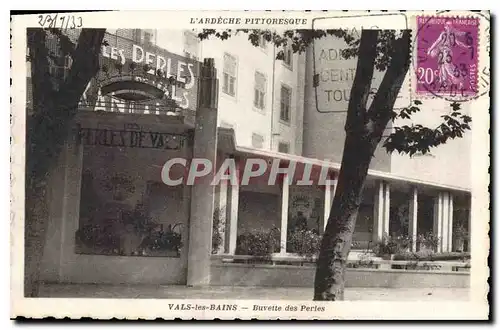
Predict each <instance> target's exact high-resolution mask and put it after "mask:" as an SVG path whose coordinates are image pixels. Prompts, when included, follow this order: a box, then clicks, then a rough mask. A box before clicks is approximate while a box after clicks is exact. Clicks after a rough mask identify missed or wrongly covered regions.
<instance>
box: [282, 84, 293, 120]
mask: <svg viewBox="0 0 500 330" xmlns="http://www.w3.org/2000/svg"><path fill="white" fill-rule="evenodd" d="M280 96H281V97H280V100H281V102H280V120H282V121H284V122H287V123H289V122H290V103H291V98H292V90H291V89H290V87H287V86H285V85H281V95H280Z"/></svg>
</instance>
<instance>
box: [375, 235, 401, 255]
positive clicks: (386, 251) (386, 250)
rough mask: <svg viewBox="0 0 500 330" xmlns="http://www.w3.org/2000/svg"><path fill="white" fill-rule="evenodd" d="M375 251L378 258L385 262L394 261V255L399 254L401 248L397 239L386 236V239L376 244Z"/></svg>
mask: <svg viewBox="0 0 500 330" xmlns="http://www.w3.org/2000/svg"><path fill="white" fill-rule="evenodd" d="M373 250H374V251H373V252H375V254H376V255H377V256H379V257H381V258H382V259H384V260H393V259H394V255H395V254H396V253H398V250H399V247H398V244H397V241H396V240H395V239H393V238H392V237H391V236H389V235H387V234H385V235H384V238H383V239H382V240H381V241H380V242H378V243H376V244H375V247H374V249H373Z"/></svg>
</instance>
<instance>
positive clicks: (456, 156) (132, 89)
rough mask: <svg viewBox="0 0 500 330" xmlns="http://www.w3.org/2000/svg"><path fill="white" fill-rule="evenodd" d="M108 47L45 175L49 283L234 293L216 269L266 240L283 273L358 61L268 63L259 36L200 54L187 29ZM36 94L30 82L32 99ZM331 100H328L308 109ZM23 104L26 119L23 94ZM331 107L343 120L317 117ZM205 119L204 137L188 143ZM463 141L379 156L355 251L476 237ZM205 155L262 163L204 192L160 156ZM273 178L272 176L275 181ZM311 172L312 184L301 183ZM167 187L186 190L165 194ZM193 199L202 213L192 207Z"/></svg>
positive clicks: (325, 169) (313, 56) (338, 134)
mask: <svg viewBox="0 0 500 330" xmlns="http://www.w3.org/2000/svg"><path fill="white" fill-rule="evenodd" d="M73 37H74V38H76V35H75V36H73ZM105 40H106V43H105V45H103V47H102V53H101V70H100V72H99V74H98V75H97V76H96V77H95V78H94V79H93V80H92V81H91V82H90V84H89V86H88V88H87V90H86V91H85V93H84V95H83V96H82V100H81V104H80V110H81V112H80V113H79V114H78V115H77V118H76V119H75V123H74V126H73V127H72V130H73V132H74V134H72V135H71V136H72V138H71V139H70V140H68V141H67V143H66V148H65V151H64V152H63V153H62V154H61V156H60V159H59V162H58V166H57V167H56V168H55V169H54V171H53V172H52V173H51V176H50V184H51V190H50V191H51V207H50V210H51V211H50V212H51V221H50V224H49V229H48V235H47V244H46V247H45V251H44V260H43V269H44V271H43V279H44V280H46V281H54V282H77V283H82V282H83V283H156V284H186V283H187V284H192V285H196V284H210V283H212V284H224V283H230V282H231V281H235V279H236V278H237V274H238V271H241V270H240V269H239V268H237V266H238V264H235V263H225V262H224V261H228V260H233V259H234V257H235V256H240V257H241V256H243V257H244V256H246V255H250V254H251V250H252V246H254V245H255V244H257V243H256V241H255V239H264V240H273V241H275V242H276V244H274V245H272V246H273V250H272V251H268V252H269V253H270V255H271V256H273V258H275V260H278V262H288V261H287V260H289V259H290V258H292V259H293V258H299V259H300V257H299V256H297V253H295V252H294V245H293V242H292V241H293V239H295V238H296V235H297V232H298V231H307V232H311V233H313V234H315V235H321V233H322V232H323V231H324V228H325V225H326V221H325V219H328V215H329V212H330V207H331V202H332V199H333V197H334V194H335V189H336V177H337V176H338V172H339V170H340V161H341V157H342V148H343V141H344V131H343V127H344V121H345V111H343V110H342V109H344V108H345V106H346V102H347V101H348V100H346V99H345V97H346V96H347V95H348V92H346V91H345V90H344V89H343V88H344V87H342V86H343V85H342V86H340V87H338V88H337V87H336V86H335V84H337V83H340V84H345V80H349V79H348V78H349V77H348V75H349V72H350V71H349V68H350V67H349V65H352V63H351V64H349V63H347V64H345V63H340V64H339V63H338V60H337V59H336V57H335V50H336V49H338V47H340V46H330V45H332V44H334V45H335V42H336V41H332V40H330V41H328V40H327V41H323V43H322V44H315V45H314V46H313V47H311V49H309V50H308V51H307V52H306V53H303V54H293V53H292V52H291V50H290V49H287V48H285V50H284V51H285V58H284V59H283V60H276V52H277V50H276V49H275V47H274V46H273V45H271V44H269V43H267V42H265V40H261V41H260V45H259V46H258V47H254V46H252V45H251V44H250V42H249V41H248V40H247V37H246V35H245V34H241V35H237V36H235V37H233V38H231V39H229V40H225V41H221V40H218V39H209V40H204V41H202V42H200V41H199V40H198V38H197V37H196V34H195V33H194V32H193V31H188V30H185V31H184V30H131V29H124V30H121V29H118V30H108V31H107V35H106V37H105ZM56 48H57V47H56ZM324 50H326V52H325V51H324ZM326 54H328V55H326ZM206 58H211V59H213V62H214V66H215V68H216V70H217V71H216V72H217V79H218V97H217V109H216V110H215V116H214V115H213V113H212V114H210V112H206V113H205V112H200V103H199V96H200V95H199V88H200V82H201V81H202V80H201V75H202V72H201V63H200V61H202V59H206ZM322 61H323V62H324V63H327V64H324V63H323V64H321V63H322ZM316 64H317V65H316ZM70 65H71V63H69V62H66V61H65V62H61V63H54V65H53V68H54V69H53V70H54V73H56V74H61V75H64V74H66V73H65V72H66V70H67V68H69V66H70ZM322 65H323V66H322ZM325 70H326V73H325ZM334 70H338V71H334ZM341 70H343V71H341ZM315 75H319V78H320V79H319V84H318V85H315V84H314V83H313V80H314V79H313V77H314V76H315ZM342 77H344V78H343V79H344V80H342V79H341V78H342ZM29 84H30V79H29V77H28V93H29V90H30V88H29ZM332 84H334V85H332ZM325 90H329V91H331V92H327V93H326V95H327V97H328V93H329V94H330V99H327V101H325V99H324V97H323V98H321V97H320V98H318V97H317V95H318V94H317V93H318V91H319V93H323V94H325ZM337 90H340V93H339V92H336V91H337ZM337 99H338V101H337ZM27 102H28V110H29V108H30V102H31V101H30V97H29V95H28V99H27ZM332 102H333V104H331V103H332ZM335 102H336V103H335ZM426 104H427V103H426ZM426 106H427V105H426ZM428 106H429V108H432V113H433V114H435V116H434V117H435V118H434V117H433V116H428V114H427V112H426V113H425V115H422V117H421V118H420V119H421V120H423V121H425V123H426V124H427V125H432V124H433V123H432V121H433V120H434V121H436V122H437V120H439V116H440V115H441V114H442V113H443V111H446V110H443V109H445V107H446V104H445V103H444V102H441V103H440V102H439V100H438V101H434V103H432V104H430V105H428ZM329 108H332V109H338V111H336V112H334V113H328V112H325V111H324V109H329ZM466 110H467V109H466ZM200 113H202V115H203V116H205V117H203V118H200V116H202V115H201V114H200ZM417 119H418V118H417ZM202 120H203V121H202ZM200 123H203V125H201V126H203V127H202V128H201V130H202V131H203V133H198V134H204V135H203V139H201V140H199V139H198V140H197V138H196V134H197V133H196V132H197V131H196V127H198V128H199V127H200V126H199V125H200ZM397 124H398V123H394V125H397ZM389 129H390V128H389ZM469 138H470V137H469V136H466V137H465V138H463V139H461V140H457V141H452V142H450V143H448V144H446V145H445V146H442V147H439V148H437V149H436V150H433V151H432V153H431V155H425V156H424V155H416V156H414V157H412V158H410V157H408V156H403V155H395V154H387V153H386V152H385V151H383V150H382V148H379V150H377V152H376V154H375V157H374V161H373V162H372V166H371V168H370V171H369V175H368V180H367V183H366V187H365V191H364V198H363V203H362V205H361V207H360V211H359V216H358V220H357V224H356V230H355V235H354V241H355V242H354V243H355V244H354V245H353V249H354V250H356V249H358V250H365V251H366V250H371V249H372V248H373V247H374V246H375V244H376V243H377V242H378V241H380V240H383V239H384V237H385V236H386V235H390V236H409V237H410V238H412V239H413V242H414V243H413V244H412V246H411V247H410V249H411V250H413V251H416V250H418V249H419V246H417V241H418V240H417V238H418V235H424V234H427V233H433V234H434V235H436V236H438V237H439V238H440V240H439V243H438V244H437V246H436V250H437V252H449V251H455V250H462V249H464V246H463V244H461V243H460V242H456V241H455V240H454V238H453V237H454V231H455V228H458V227H464V228H465V229H466V230H468V228H470V227H469V225H470V212H469V210H470V166H469V160H468V157H469V154H470V152H469V150H470V140H469ZM197 141H198V142H197ZM199 141H202V142H199ZM200 143H201V144H202V145H203V146H204V147H203V148H201V147H200ZM207 148H208V149H210V148H213V156H214V159H213V160H214V164H217V165H216V166H215V167H214V170H219V169H220V167H221V166H222V164H224V161H225V160H228V159H230V160H232V161H233V162H234V164H235V167H236V170H237V172H236V173H242V172H244V170H245V169H254V170H255V168H254V167H253V166H254V165H256V164H255V159H260V160H263V161H264V164H265V165H264V166H263V167H262V168H261V170H262V171H261V173H260V174H259V175H258V176H256V177H255V178H254V179H253V180H250V181H249V183H248V184H243V183H242V178H241V176H240V177H238V180H235V181H232V180H222V181H220V182H218V184H217V185H216V186H215V187H212V188H207V190H204V191H203V193H201V192H200V191H201V190H200V191H198V190H199V189H198V188H194V187H192V186H190V185H189V184H187V183H186V182H185V181H184V179H185V177H186V170H187V169H189V165H186V164H184V166H171V167H168V168H167V173H165V168H166V167H165V164H166V163H167V162H168V161H169V160H172V159H176V158H184V159H187V160H188V161H191V160H192V159H193V158H197V157H196V155H198V154H204V151H203V150H205V149H207ZM210 157H211V156H210ZM274 164H277V165H276V166H277V167H276V168H274V169H273V166H275V165H274ZM177 165H179V164H177ZM181 165H182V164H181ZM257 170H259V169H258V168H257ZM273 170H277V171H278V172H279V175H278V176H277V180H276V181H274V182H272V184H270V183H269V180H268V179H269V177H270V176H272V173H273ZM305 173H310V175H309V177H310V179H311V183H310V184H306V185H304V184H301V182H302V181H304V178H305V177H306V175H305ZM165 175H168V177H169V178H171V179H180V181H179V184H176V185H166V184H165V181H164V177H165ZM201 186H203V185H201ZM193 200H196V201H197V202H196V203H194V202H193ZM200 201H203V205H208V206H207V207H208V208H207V209H203V210H210V214H209V215H208V214H206V213H207V212H205V213H203V212H201V211H200V209H198V208H196V207H197V206H196V205H200ZM193 205H195V206H193ZM200 212H201V213H200ZM212 213H213V214H212ZM201 218H203V219H204V220H203V219H201ZM207 223H208V224H209V226H208V227H207ZM201 228H204V229H203V230H201ZM207 228H208V229H207ZM469 232H470V230H469ZM207 242H208V243H207ZM207 244H208V246H207ZM266 244H267V243H266ZM465 248H467V247H465ZM287 258H288V259H287ZM200 265H204V266H203V267H202V266H200ZM234 266H236V268H234ZM231 267H233V268H231ZM271 268H272V267H271ZM190 270H191V272H195V273H196V274H195V275H189V272H190ZM269 271H270V270H269V269H267V268H266V270H265V271H264V272H269ZM280 271H281V270H280ZM271 272H272V270H271ZM278 273H279V272H278V271H276V272H275V273H274V274H275V275H274V277H275V278H276V276H278V275H276V274H278ZM235 274H236V275H235ZM264 277H265V276H264ZM271 277H272V276H271ZM278 277H279V276H278ZM221 279H224V280H221ZM264 282H265V280H264V279H263V282H262V283H264ZM253 284H259V283H258V280H257V283H253ZM285 284H286V283H285Z"/></svg>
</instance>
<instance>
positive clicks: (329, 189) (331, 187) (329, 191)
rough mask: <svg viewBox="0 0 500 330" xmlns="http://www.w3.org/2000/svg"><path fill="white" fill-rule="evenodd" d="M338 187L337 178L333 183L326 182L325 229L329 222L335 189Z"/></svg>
mask: <svg viewBox="0 0 500 330" xmlns="http://www.w3.org/2000/svg"><path fill="white" fill-rule="evenodd" d="M336 189H337V179H335V180H333V184H328V181H327V183H326V184H325V202H324V203H325V212H324V215H323V228H322V229H323V230H325V229H326V225H327V223H328V217H329V216H330V211H331V210H332V203H333V198H334V197H335V191H336Z"/></svg>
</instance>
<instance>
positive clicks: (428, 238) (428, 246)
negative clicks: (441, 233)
mask: <svg viewBox="0 0 500 330" xmlns="http://www.w3.org/2000/svg"><path fill="white" fill-rule="evenodd" d="M439 241H440V239H439V237H438V236H436V235H434V233H432V232H427V233H425V234H419V235H418V236H417V250H418V251H425V250H430V251H432V252H436V251H437V248H438V246H439Z"/></svg>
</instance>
